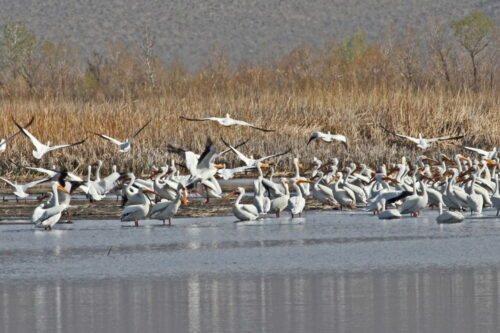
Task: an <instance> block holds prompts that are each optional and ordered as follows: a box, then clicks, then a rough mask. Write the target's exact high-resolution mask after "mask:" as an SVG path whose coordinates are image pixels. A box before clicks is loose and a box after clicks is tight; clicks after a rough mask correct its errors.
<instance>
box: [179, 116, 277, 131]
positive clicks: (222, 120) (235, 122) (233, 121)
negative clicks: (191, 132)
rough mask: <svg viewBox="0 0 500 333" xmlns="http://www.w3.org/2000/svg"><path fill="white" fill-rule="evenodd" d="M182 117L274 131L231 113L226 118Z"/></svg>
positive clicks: (190, 119) (223, 124)
mask: <svg viewBox="0 0 500 333" xmlns="http://www.w3.org/2000/svg"><path fill="white" fill-rule="evenodd" d="M180 118H181V119H184V120H189V121H216V122H218V123H219V124H220V125H222V126H226V127H228V126H235V125H239V126H247V127H250V128H254V129H256V130H259V131H262V132H274V130H270V129H265V128H260V127H257V126H255V125H252V124H250V123H247V122H246V121H243V120H236V119H232V118H231V117H230V116H229V114H226V117H225V118H218V117H208V118H186V117H183V116H180Z"/></svg>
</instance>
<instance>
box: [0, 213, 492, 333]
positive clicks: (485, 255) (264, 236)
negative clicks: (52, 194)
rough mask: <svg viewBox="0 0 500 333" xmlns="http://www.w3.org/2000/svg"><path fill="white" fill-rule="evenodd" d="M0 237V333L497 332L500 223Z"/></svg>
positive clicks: (321, 223)
mask: <svg viewBox="0 0 500 333" xmlns="http://www.w3.org/2000/svg"><path fill="white" fill-rule="evenodd" d="M436 214H437V213H436V212H431V211H428V212H425V214H424V217H423V218H418V219H414V218H404V219H402V220H399V221H386V222H382V221H379V220H378V219H377V218H375V217H373V216H370V215H369V214H367V213H365V212H334V211H328V212H325V211H323V212H308V213H307V215H306V217H305V218H297V219H294V220H291V219H289V218H281V219H274V218H270V219H264V220H262V221H257V222H249V223H233V221H234V218H233V217H207V218H196V219H192V218H180V219H177V220H175V222H174V224H175V225H174V226H173V227H163V226H160V225H159V224H158V222H153V221H147V222H144V223H142V224H141V226H140V227H139V228H135V227H131V226H130V224H121V223H120V222H118V221H116V220H109V221H108V220H104V221H77V222H75V223H74V224H64V225H58V226H57V230H53V231H51V232H43V231H39V230H34V229H33V228H32V226H30V225H16V224H14V225H1V226H0V262H1V270H0V281H1V282H0V332H28V331H40V332H68V331H70V332H73V331H82V330H87V331H93V332H104V331H105V332H137V331H149V332H156V331H158V332H160V331H161V332H164V331H169V332H247V331H248V332H250V331H252V332H307V331H309V332H332V331H335V332H451V331H452V332H474V331H476V332H497V331H499V326H500V325H499V323H498V321H499V320H500V306H499V302H500V299H499V292H498V290H499V287H500V284H499V280H498V275H499V270H500V219H497V218H494V217H493V215H494V213H493V212H492V211H490V210H487V211H485V212H484V215H485V216H483V217H481V218H475V219H467V220H466V221H465V222H464V223H462V224H458V225H448V226H438V225H437V224H435V222H434V218H435V216H436Z"/></svg>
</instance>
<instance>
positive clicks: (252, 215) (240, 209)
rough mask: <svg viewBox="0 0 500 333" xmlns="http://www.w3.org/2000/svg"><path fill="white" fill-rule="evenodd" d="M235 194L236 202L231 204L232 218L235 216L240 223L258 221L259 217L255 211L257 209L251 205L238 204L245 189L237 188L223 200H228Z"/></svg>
mask: <svg viewBox="0 0 500 333" xmlns="http://www.w3.org/2000/svg"><path fill="white" fill-rule="evenodd" d="M235 194H238V199H236V202H235V203H234V204H233V214H234V216H236V217H237V218H238V219H239V220H240V221H252V220H256V219H258V218H259V216H260V215H259V212H258V211H257V207H255V206H254V205H252V204H246V205H244V204H241V203H240V202H241V199H242V198H243V196H244V195H245V189H244V188H243V187H238V189H237V190H236V191H234V192H231V193H229V194H228V195H226V196H225V197H224V198H223V200H225V199H228V198H230V197H232V196H233V195H235Z"/></svg>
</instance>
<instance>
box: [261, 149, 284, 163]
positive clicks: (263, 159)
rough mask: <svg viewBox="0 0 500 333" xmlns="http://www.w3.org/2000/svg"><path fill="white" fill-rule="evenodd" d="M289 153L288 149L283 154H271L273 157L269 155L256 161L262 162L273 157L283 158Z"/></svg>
mask: <svg viewBox="0 0 500 333" xmlns="http://www.w3.org/2000/svg"><path fill="white" fill-rule="evenodd" d="M291 151H292V150H291V149H288V150H287V151H285V152H284V153H278V154H273V155H269V156H266V157H262V158H259V159H258V160H257V161H259V162H262V161H265V160H267V159H270V158H273V157H278V156H283V155H286V154H288V153H290V152H291Z"/></svg>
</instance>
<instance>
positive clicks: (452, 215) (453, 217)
mask: <svg viewBox="0 0 500 333" xmlns="http://www.w3.org/2000/svg"><path fill="white" fill-rule="evenodd" d="M463 220H464V216H463V215H462V214H461V213H459V212H450V211H449V210H447V211H445V212H443V205H442V204H439V216H438V217H437V218H436V221H437V223H439V224H451V223H459V222H462V221H463Z"/></svg>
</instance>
